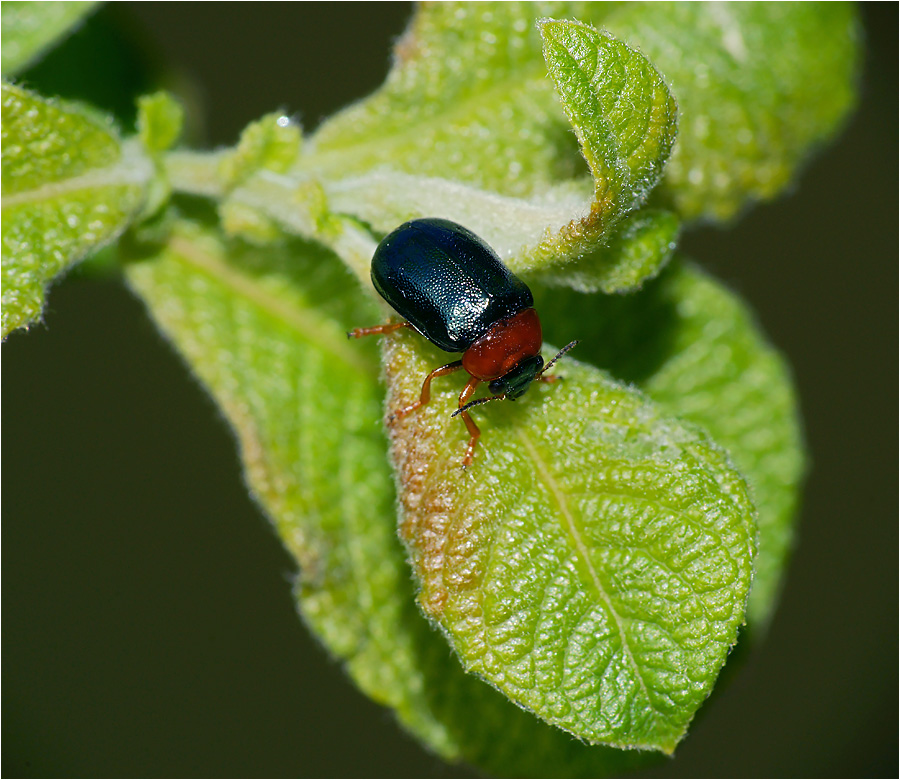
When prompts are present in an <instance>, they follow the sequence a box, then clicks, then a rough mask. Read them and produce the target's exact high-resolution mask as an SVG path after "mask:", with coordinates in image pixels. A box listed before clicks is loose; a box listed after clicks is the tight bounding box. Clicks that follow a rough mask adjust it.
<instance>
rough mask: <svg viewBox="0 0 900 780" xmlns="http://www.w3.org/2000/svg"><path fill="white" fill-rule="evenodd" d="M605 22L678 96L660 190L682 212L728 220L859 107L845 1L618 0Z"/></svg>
mask: <svg viewBox="0 0 900 780" xmlns="http://www.w3.org/2000/svg"><path fill="white" fill-rule="evenodd" d="M607 26H608V28H609V30H610V31H611V32H613V34H615V35H617V36H618V37H620V38H622V40H624V41H626V42H627V43H628V44H629V45H631V46H635V47H637V48H638V49H640V51H641V52H643V54H644V55H645V56H646V57H647V58H648V59H649V60H650V61H651V62H652V63H653V64H654V65H655V66H656V67H657V68H658V69H659V70H660V72H661V73H662V74H663V75H664V76H665V78H666V80H667V81H668V83H669V84H671V85H672V87H673V89H674V90H675V93H676V95H677V96H678V103H679V109H680V111H681V115H682V119H683V121H682V123H681V126H680V128H679V137H678V143H677V144H676V146H675V151H674V153H673V155H672V159H671V161H670V164H669V165H668V167H667V168H666V175H665V179H664V181H663V184H662V186H661V190H662V192H661V193H660V194H661V195H662V196H664V198H665V200H666V201H667V202H669V203H671V204H673V205H674V207H675V209H676V210H677V211H678V213H679V214H681V215H682V216H683V217H685V218H716V219H727V218H729V217H731V216H733V215H734V214H735V213H736V212H738V211H739V210H740V209H741V208H743V207H744V206H746V205H748V204H749V203H751V202H752V201H754V200H760V199H763V200H765V199H769V198H772V197H774V196H775V195H777V194H778V193H779V192H781V191H783V190H784V189H785V187H787V186H788V185H789V184H790V182H791V180H792V178H793V177H794V175H795V174H796V173H797V171H798V169H799V167H800V166H801V165H802V163H803V161H804V160H805V159H806V158H807V157H808V155H809V153H810V152H811V151H812V150H813V149H814V148H815V147H816V146H817V145H819V144H820V143H821V142H822V141H824V140H826V139H827V138H829V137H830V136H831V135H832V134H834V132H835V131H836V130H837V129H838V127H839V126H840V124H841V122H842V121H843V120H844V118H845V117H846V116H847V113H848V112H849V110H850V109H851V108H852V107H853V104H854V102H855V93H856V89H855V88H856V81H857V76H858V70H859V60H860V47H859V42H860V37H861V36H860V31H859V24H858V20H857V16H856V10H855V8H854V7H853V5H852V4H850V3H654V4H653V6H652V7H649V6H644V5H642V4H639V3H624V4H622V5H621V6H619V7H618V8H617V9H616V12H615V13H613V14H611V15H610V17H609V18H608V20H607Z"/></svg>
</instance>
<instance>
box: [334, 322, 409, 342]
mask: <svg viewBox="0 0 900 780" xmlns="http://www.w3.org/2000/svg"><path fill="white" fill-rule="evenodd" d="M411 327H412V325H410V324H409V323H408V322H406V321H404V322H388V323H386V324H385V325H375V326H374V327H372V328H354V329H353V330H351V331H350V332H349V333H348V334H347V338H348V339H358V338H361V337H362V336H381V335H383V334H385V333H393V332H394V331H395V330H400V328H411Z"/></svg>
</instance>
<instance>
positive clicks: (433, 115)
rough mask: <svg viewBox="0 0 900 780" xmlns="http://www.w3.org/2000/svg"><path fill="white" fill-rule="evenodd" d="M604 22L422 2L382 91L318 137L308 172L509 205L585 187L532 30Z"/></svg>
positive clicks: (594, 16)
mask: <svg viewBox="0 0 900 780" xmlns="http://www.w3.org/2000/svg"><path fill="white" fill-rule="evenodd" d="M609 8H612V6H609ZM608 13H609V12H608V9H607V6H606V5H605V4H600V3H542V4H536V3H478V4H475V3H431V4H422V5H421V6H419V7H418V9H417V11H416V14H415V16H414V17H413V20H412V22H411V24H410V27H409V29H408V30H407V31H406V33H405V34H404V35H403V37H402V38H401V39H400V40H399V41H398V42H397V45H396V47H395V51H394V66H393V68H392V69H391V72H390V73H389V75H388V78H387V80H386V82H385V84H384V86H383V87H382V88H381V89H379V90H378V91H377V92H376V93H375V94H374V95H372V96H371V97H369V98H367V99H366V100H364V101H362V102H360V103H357V104H355V105H353V106H350V107H349V108H347V109H345V110H343V111H341V112H339V113H338V114H336V115H335V116H333V117H331V118H330V119H329V120H328V121H326V122H325V123H324V124H323V125H322V126H321V127H320V128H319V130H317V131H316V133H315V135H314V136H313V138H312V139H311V142H310V145H309V148H308V151H309V156H310V158H309V161H308V162H309V165H310V166H311V167H312V169H313V170H314V171H316V172H318V173H320V174H321V175H322V177H323V178H327V179H338V178H343V177H345V176H353V175H361V174H363V173H366V172H370V171H373V170H377V169H380V168H383V167H385V163H388V164H389V166H390V168H391V169H392V170H395V171H402V172H404V173H408V174H413V175H421V176H429V177H435V178H442V179H447V180H450V181H456V182H462V183H466V184H471V185H474V186H475V187H477V188H479V189H485V190H489V191H491V192H494V193H497V194H499V195H508V196H514V197H528V196H530V195H536V194H539V193H541V192H542V191H544V190H546V189H547V187H549V186H552V185H554V184H556V183H557V182H559V181H560V180H568V179H571V178H574V177H581V178H584V177H585V174H586V171H585V169H584V163H583V161H582V160H581V159H580V158H579V155H578V149H577V145H576V143H575V139H574V138H573V137H572V134H571V128H570V127H569V125H568V123H567V122H566V119H565V116H564V115H563V113H562V111H561V110H560V107H559V102H558V98H557V96H556V94H555V92H554V90H553V85H552V83H551V82H549V81H548V80H547V74H546V68H545V65H544V62H543V59H542V57H541V37H540V34H539V31H538V29H537V26H536V22H537V20H538V19H539V18H540V17H543V16H555V17H575V18H579V19H582V20H583V21H591V22H592V23H594V24H600V23H601V21H602V19H603V18H604V17H606V16H607V15H608Z"/></svg>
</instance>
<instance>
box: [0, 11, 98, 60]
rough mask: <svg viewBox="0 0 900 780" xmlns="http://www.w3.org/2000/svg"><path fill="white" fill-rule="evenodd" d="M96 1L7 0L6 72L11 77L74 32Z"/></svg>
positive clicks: (4, 26)
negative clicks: (30, 0)
mask: <svg viewBox="0 0 900 780" xmlns="http://www.w3.org/2000/svg"><path fill="white" fill-rule="evenodd" d="M96 5H97V3H96V2H87V3H84V2H70V3H69V2H66V3H54V2H42V3H34V2H19V1H18V0H4V3H3V15H2V44H3V46H2V50H3V54H2V59H0V63H2V69H3V75H4V76H11V75H13V74H14V73H16V72H18V71H20V70H22V68H24V67H25V66H26V65H28V64H30V63H31V62H32V61H33V60H35V59H36V58H37V57H39V56H40V55H41V54H42V53H43V52H44V51H45V50H46V49H48V48H49V47H50V46H51V45H52V44H53V43H54V42H56V41H57V40H58V39H59V38H60V37H62V36H63V35H64V34H66V33H67V32H71V30H72V28H73V27H75V26H76V25H77V24H78V23H79V22H80V21H81V20H82V19H83V18H84V17H85V16H86V15H87V14H89V13H90V12H91V11H92V10H93V9H94V7H95V6H96Z"/></svg>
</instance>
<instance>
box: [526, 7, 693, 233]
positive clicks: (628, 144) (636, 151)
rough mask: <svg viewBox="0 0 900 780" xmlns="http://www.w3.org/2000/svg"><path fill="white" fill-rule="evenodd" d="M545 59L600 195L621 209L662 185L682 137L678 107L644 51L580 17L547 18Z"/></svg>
mask: <svg viewBox="0 0 900 780" xmlns="http://www.w3.org/2000/svg"><path fill="white" fill-rule="evenodd" d="M539 28H540V30H541V35H542V36H543V39H544V59H545V60H546V61H547V68H548V70H549V71H550V75H551V76H552V77H553V80H554V82H555V83H556V88H557V89H558V90H559V94H560V98H561V100H562V105H563V109H564V110H565V112H566V114H567V116H568V117H569V121H570V122H571V123H572V126H573V127H574V128H575V134H576V135H577V136H578V141H579V143H580V144H581V150H582V153H583V154H584V157H585V159H586V160H587V163H588V165H589V166H590V169H591V172H592V173H593V175H594V182H595V194H594V199H595V201H596V203H597V204H598V205H599V206H600V207H601V209H602V210H603V211H608V212H610V213H613V214H616V215H618V214H621V213H623V212H625V211H627V210H630V209H633V208H635V207H636V206H638V205H639V204H640V203H641V201H642V200H643V199H644V198H645V197H646V195H647V193H648V192H649V191H650V190H651V189H652V188H653V187H654V186H655V185H656V182H657V181H658V180H659V177H660V176H661V175H662V171H663V167H664V166H665V164H666V160H668V158H669V153H670V152H671V150H672V145H673V144H674V142H675V135H676V122H677V109H676V106H675V100H674V99H673V98H672V96H671V95H670V94H669V90H668V88H667V87H666V84H665V82H664V81H663V80H662V78H661V77H660V75H659V74H658V73H657V72H656V71H655V70H654V69H653V66H652V65H651V64H650V63H649V62H648V61H647V60H646V59H645V58H644V57H642V56H641V55H640V54H639V53H638V52H637V51H634V50H633V49H629V48H628V47H627V46H625V45H624V44H623V43H621V42H619V41H617V40H616V39H615V38H613V37H612V36H611V35H610V34H609V33H605V32H598V31H597V30H594V29H593V28H592V27H589V26H588V25H585V24H580V23H578V22H557V21H553V20H551V19H543V20H541V21H540V22H539Z"/></svg>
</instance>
